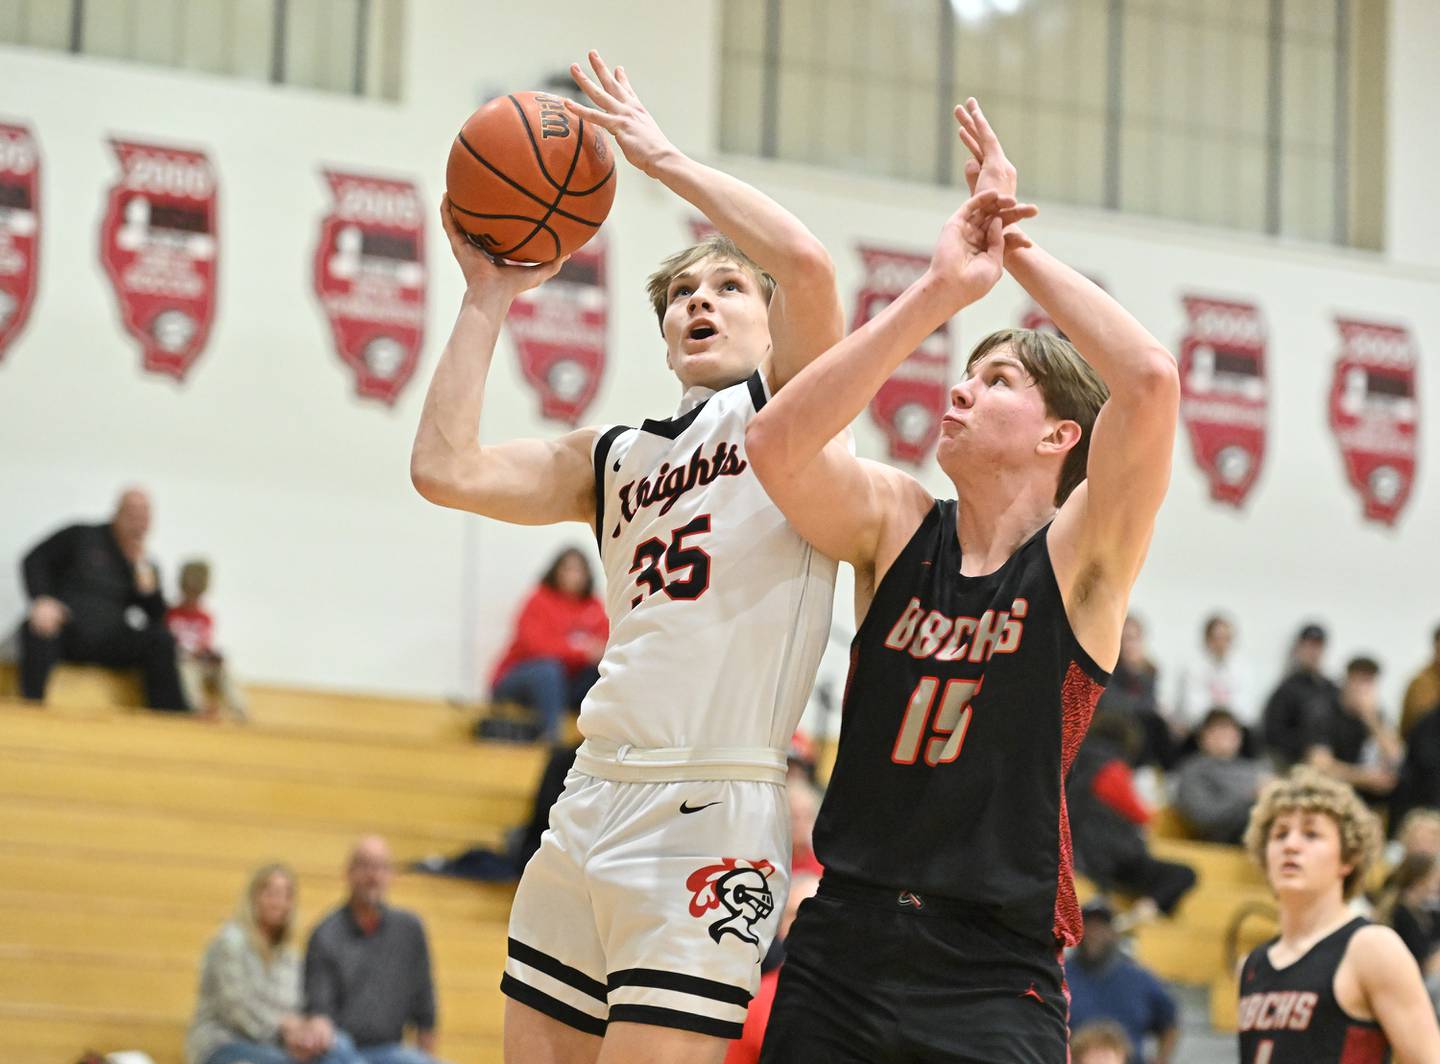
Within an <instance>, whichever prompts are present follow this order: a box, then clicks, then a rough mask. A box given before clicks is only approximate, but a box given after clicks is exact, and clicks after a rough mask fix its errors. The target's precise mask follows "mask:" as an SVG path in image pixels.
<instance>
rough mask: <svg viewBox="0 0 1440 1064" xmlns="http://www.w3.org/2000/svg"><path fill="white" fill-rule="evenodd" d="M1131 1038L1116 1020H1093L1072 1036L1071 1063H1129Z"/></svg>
mask: <svg viewBox="0 0 1440 1064" xmlns="http://www.w3.org/2000/svg"><path fill="white" fill-rule="evenodd" d="M1129 1060H1130V1038H1129V1036H1127V1035H1126V1034H1125V1028H1123V1027H1121V1026H1120V1025H1119V1024H1118V1023H1116V1022H1115V1021H1114V1020H1092V1021H1091V1022H1089V1023H1087V1024H1086V1025H1085V1026H1083V1027H1081V1028H1080V1029H1078V1030H1077V1031H1076V1032H1075V1033H1074V1034H1072V1035H1071V1036H1070V1061H1071V1064H1129Z"/></svg>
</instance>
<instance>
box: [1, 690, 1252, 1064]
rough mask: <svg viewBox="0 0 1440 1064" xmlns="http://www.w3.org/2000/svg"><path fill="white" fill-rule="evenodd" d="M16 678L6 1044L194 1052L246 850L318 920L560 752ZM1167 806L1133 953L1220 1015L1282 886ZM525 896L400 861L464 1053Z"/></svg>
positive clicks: (312, 702)
mask: <svg viewBox="0 0 1440 1064" xmlns="http://www.w3.org/2000/svg"><path fill="white" fill-rule="evenodd" d="M7 684H10V685H13V672H11V670H9V669H7V668H5V667H3V666H0V1050H3V1052H0V1061H3V1062H4V1064H72V1062H73V1061H74V1060H76V1059H78V1058H79V1056H80V1054H81V1053H82V1052H83V1051H84V1050H86V1049H95V1050H98V1051H102V1052H104V1051H110V1050H116V1049H127V1048H128V1049H141V1050H144V1051H145V1052H147V1053H149V1054H150V1055H151V1056H152V1057H153V1058H154V1059H155V1061H156V1062H157V1064H180V1062H181V1060H182V1052H181V1047H182V1043H183V1038H184V1031H185V1028H186V1025H187V1023H188V1021H189V1017H190V1012H191V1009H192V1008H193V1005H194V996H195V987H196V981H197V977H198V964H199V959H200V956H201V953H202V951H203V949H204V947H205V944H206V942H207V941H208V940H209V938H210V936H211V935H213V934H214V932H215V930H216V928H217V927H218V926H219V925H220V924H221V923H222V922H223V921H224V920H225V919H226V918H228V916H229V915H230V914H231V912H232V911H233V910H234V907H235V905H236V903H237V901H238V898H239V895H240V892H241V890H242V889H243V886H244V883H245V881H246V879H247V877H248V875H249V873H250V871H251V870H252V869H253V868H255V867H256V866H258V865H260V864H262V863H264V862H266V861H270V860H276V859H278V860H284V861H286V862H288V863H290V864H291V865H292V866H294V867H295V869H296V870H297V872H298V873H299V876H300V910H301V912H300V926H301V927H302V928H303V929H305V930H308V928H309V927H310V926H311V925H312V924H313V922H314V921H315V920H316V919H317V918H318V917H319V916H320V915H321V914H323V912H325V911H326V910H328V909H329V908H330V907H331V906H333V905H335V904H336V903H337V902H338V901H339V900H340V899H341V897H342V896H343V892H344V883H343V875H342V866H343V863H344V860H345V856H346V854H347V852H348V849H349V847H350V845H351V844H352V843H353V842H354V840H355V838H356V836H357V835H359V834H360V833H362V832H367V831H379V832H381V833H383V834H385V835H386V836H387V837H388V838H389V840H390V843H391V846H392V848H393V850H394V853H395V857H396V860H397V863H400V864H404V863H406V862H408V861H411V860H413V859H416V858H419V857H422V856H426V855H429V854H434V853H450V852H453V851H456V850H459V849H461V848H463V847H465V846H469V845H475V844H477V843H478V844H483V845H497V844H498V843H499V840H500V837H501V835H502V833H503V832H504V831H505V830H506V829H507V828H508V827H510V826H512V825H514V824H516V823H519V822H520V821H522V820H523V819H524V818H525V816H526V815H527V813H528V806H529V800H530V795H531V792H532V789H533V787H534V784H535V781H536V779H537V778H538V775H539V772H540V768H541V765H542V762H543V758H544V754H543V752H542V751H541V750H540V749H538V748H536V747H527V746H514V745H508V744H483V743H476V742H474V741H473V740H472V739H471V738H470V730H471V725H472V724H473V719H474V718H473V715H471V714H468V713H464V712H461V711H459V710H457V709H454V708H452V707H450V706H446V705H441V704H438V703H429V702H419V701H405V700H395V699H382V698H363V697H355V696H341V695H333V694H324V693H318V692H311V691H303V690H293V689H281V688H252V689H251V690H250V691H249V696H250V701H251V707H250V708H251V718H252V719H251V722H250V723H249V724H247V725H244V726H240V725H234V724H230V723H220V724H212V723H208V722H204V721H200V720H196V719H192V718H189V717H174V716H170V715H167V714H157V713H149V712H146V711H143V710H135V709H128V708H124V706H123V705H122V704H120V703H128V702H132V701H133V700H134V697H135V694H136V691H137V688H136V687H135V685H134V683H133V680H132V679H131V678H128V677H125V676H123V675H121V676H118V677H117V676H115V675H113V674H108V673H105V672H104V671H103V670H92V669H75V668H73V667H62V668H60V669H58V670H57V672H56V676H55V683H54V685H53V686H52V689H51V693H52V696H53V697H52V698H51V699H50V704H49V705H48V706H47V707H45V708H43V709H42V708H39V707H36V706H33V705H28V704H25V703H21V702H17V701H14V700H13V699H11V698H7V697H5V695H4V692H5V691H6V686H7ZM11 690H13V686H12V687H11ZM1156 826H1157V827H1158V829H1159V830H1158V831H1157V832H1156V835H1157V837H1155V838H1154V839H1153V840H1152V847H1153V849H1154V851H1155V852H1156V854H1157V855H1158V856H1161V857H1167V858H1170V859H1174V860H1181V861H1185V862H1186V863H1188V864H1190V865H1192V866H1193V867H1194V868H1195V869H1196V871H1197V872H1198V874H1199V883H1198V884H1197V887H1196V889H1195V890H1194V891H1192V892H1191V894H1190V895H1189V896H1188V897H1187V898H1186V899H1185V901H1184V902H1183V903H1182V904H1181V906H1180V909H1179V911H1178V912H1177V914H1176V916H1175V918H1174V919H1172V920H1168V921H1159V922H1156V923H1154V924H1150V925H1147V926H1145V927H1143V928H1141V929H1140V931H1139V932H1138V933H1137V936H1136V953H1137V955H1138V957H1139V959H1140V960H1141V961H1142V962H1143V963H1145V964H1146V965H1148V966H1149V967H1150V968H1152V969H1153V970H1154V971H1156V972H1157V973H1158V974H1160V975H1161V976H1162V977H1164V978H1166V979H1169V980H1172V981H1175V982H1180V983H1187V984H1193V985H1207V986H1210V987H1211V991H1212V999H1211V1015H1212V1021H1213V1022H1214V1023H1215V1024H1216V1026H1218V1027H1221V1028H1224V1027H1226V1026H1227V1025H1233V1022H1234V1020H1233V1014H1234V1001H1233V997H1234V990H1233V976H1232V973H1231V971H1230V970H1229V967H1228V964H1227V957H1226V936H1227V932H1229V931H1230V930H1231V925H1232V924H1233V923H1234V922H1235V919H1236V915H1237V913H1239V912H1241V911H1242V910H1244V909H1245V908H1246V907H1247V906H1256V905H1261V906H1263V904H1264V903H1265V902H1267V901H1268V899H1269V894H1268V891H1267V890H1266V888H1265V886H1264V883H1263V880H1262V879H1261V877H1260V874H1259V872H1258V870H1256V869H1255V868H1254V866H1253V865H1252V864H1251V862H1250V860H1249V858H1248V857H1247V856H1246V855H1245V854H1244V853H1242V852H1241V851H1240V850H1239V849H1238V848H1236V847H1227V846H1215V845H1211V844H1207V843H1200V842H1193V841H1188V840H1186V839H1184V838H1183V837H1179V836H1180V835H1182V833H1183V825H1181V824H1179V823H1178V821H1176V820H1175V818H1173V817H1169V818H1165V817H1162V818H1160V819H1159V820H1158V821H1157V825H1156ZM1088 889H1089V888H1088V887H1087V886H1086V885H1085V884H1082V885H1081V891H1082V897H1083V896H1084V895H1085V894H1086V893H1087V891H1088ZM511 897H512V890H511V888H509V887H505V886H497V885H491V884H475V883H465V882H459V881H453V880H447V879H436V878H432V877H427V876H421V875H415V874H402V875H399V876H397V877H396V881H395V886H394V890H393V900H394V902H395V903H396V904H398V905H402V906H405V907H407V908H411V909H414V910H416V911H417V912H419V913H420V914H421V916H422V917H423V918H424V919H425V921H426V923H427V925H428V927H429V929H430V937H431V944H432V949H433V951H434V956H435V966H436V981H437V985H438V987H439V991H440V1008H441V1053H442V1055H443V1056H444V1057H445V1058H446V1059H447V1060H450V1061H453V1062H454V1064H481V1062H486V1064H488V1062H492V1061H494V1062H498V1061H500V1059H501V1052H500V1047H501V1041H500V1036H501V1017H502V1013H503V1004H502V999H501V997H500V994H499V992H498V989H497V983H498V979H499V973H500V971H501V968H502V967H503V963H504V955H505V927H506V920H507V917H508V914H509V908H510V902H511ZM1269 933H1270V925H1268V924H1267V923H1266V921H1265V919H1264V917H1263V914H1262V915H1261V917H1260V918H1259V919H1258V920H1256V919H1251V920H1249V921H1248V922H1246V923H1245V924H1244V925H1243V926H1242V927H1241V928H1240V934H1239V941H1238V947H1239V949H1240V951H1241V952H1242V954H1243V952H1244V951H1245V950H1248V949H1249V948H1250V946H1252V945H1254V944H1255V943H1256V942H1258V941H1260V940H1261V939H1262V938H1263V937H1264V936H1265V935H1267V934H1269Z"/></svg>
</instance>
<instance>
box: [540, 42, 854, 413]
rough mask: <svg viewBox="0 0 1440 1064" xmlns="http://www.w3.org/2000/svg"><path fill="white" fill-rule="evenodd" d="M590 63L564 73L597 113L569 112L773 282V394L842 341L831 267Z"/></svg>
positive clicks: (617, 75) (593, 57)
mask: <svg viewBox="0 0 1440 1064" xmlns="http://www.w3.org/2000/svg"><path fill="white" fill-rule="evenodd" d="M589 59H590V65H591V67H592V68H593V69H594V72H595V80H591V79H590V78H589V77H587V76H586V74H585V72H584V71H583V70H581V69H580V67H579V65H578V64H576V65H573V66H571V68H570V73H571V75H572V76H573V77H574V78H575V83H576V84H577V85H579V86H580V88H581V90H582V91H583V92H584V93H585V95H587V96H588V97H590V99H591V100H592V101H593V102H594V104H595V108H589V107H582V106H580V105H578V104H575V103H574V102H573V101H570V102H567V106H568V107H569V108H570V109H571V110H573V111H574V112H575V113H576V114H578V115H580V116H582V117H584V118H585V119H587V120H588V121H592V122H594V123H595V124H596V125H599V126H603V127H604V128H605V129H608V130H609V131H610V132H611V133H612V134H614V136H615V141H616V143H617V144H619V146H620V150H621V151H622V152H623V153H624V155H625V158H626V159H628V160H629V161H630V163H631V165H633V166H634V167H636V168H637V169H638V170H640V171H642V172H643V173H645V174H646V175H647V176H649V177H653V178H655V179H656V180H657V181H659V182H660V183H661V184H663V185H664V186H665V187H666V188H668V189H670V191H672V192H674V193H675V194H676V195H678V196H680V197H681V198H682V199H685V200H687V201H689V202H690V203H691V204H692V205H693V206H694V207H695V208H696V209H697V210H699V211H700V213H701V214H703V215H705V217H706V218H708V219H709V220H710V222H711V223H712V224H713V225H714V226H715V228H716V229H718V230H720V232H722V233H724V234H725V235H726V236H727V237H729V238H730V239H731V240H733V241H734V242H735V244H736V245H737V246H738V247H739V248H740V250H741V251H743V252H745V254H746V255H748V256H750V258H752V259H754V260H755V261H756V262H757V263H759V264H760V266H761V267H762V268H764V269H765V271H766V272H767V273H769V274H770V276H771V277H773V278H775V284H776V288H775V295H774V296H773V297H772V298H771V301H770V339H771V356H770V360H769V374H768V375H769V381H770V386H771V389H772V390H774V389H777V388H779V387H780V386H781V385H783V384H785V383H786V382H787V381H789V380H790V379H791V378H792V377H794V376H795V374H796V373H798V372H799V371H800V370H801V369H802V368H803V367H804V366H805V365H806V364H807V363H809V362H810V361H811V360H812V359H814V358H815V356H817V355H818V354H820V352H822V351H824V350H825V349H826V348H828V347H830V345H831V344H833V343H835V341H836V340H838V339H840V337H841V336H842V335H844V331H845V318H844V312H843V311H842V310H841V307H840V293H839V291H838V289H837V288H836V287H835V265H834V263H832V262H831V261H830V256H829V254H828V253H827V252H826V251H825V247H824V245H822V244H821V243H820V241H818V240H816V239H815V237H814V236H813V235H812V234H811V232H810V230H808V229H806V228H805V226H804V224H803V223H801V221H800V219H798V218H796V217H795V216H794V215H793V214H791V213H790V212H789V211H787V210H786V209H785V208H784V207H781V206H780V204H778V203H776V202H775V201H774V200H773V199H771V198H770V197H769V196H767V195H765V194H764V193H763V192H761V191H759V190H758V189H756V188H754V187H752V186H750V185H748V184H746V183H745V182H744V181H741V180H740V179H739V178H736V177H731V176H730V175H729V174H726V173H723V172H722V171H720V170H716V169H714V168H713V167H710V166H705V165H703V164H701V163H698V162H696V161H695V160H694V159H691V158H688V157H687V156H686V155H685V154H684V153H682V152H681V151H679V150H678V149H677V148H676V147H675V146H674V145H673V144H671V143H670V141H669V140H668V139H667V138H666V136H665V134H664V133H663V132H662V131H661V129H660V127H659V125H657V124H656V122H655V119H654V118H653V117H652V116H651V115H650V112H649V111H647V110H646V109H645V105H644V104H643V103H642V102H641V100H640V97H639V96H638V95H637V94H636V92H635V89H634V88H633V87H632V86H631V84H630V79H629V77H627V76H626V74H625V69H624V68H623V67H616V68H615V70H614V71H613V72H612V71H611V70H610V68H609V67H607V66H606V64H605V62H604V60H602V59H601V58H600V56H599V54H598V53H596V52H593V51H592V52H591V53H590V55H589ZM596 108H598V110H597V109H596Z"/></svg>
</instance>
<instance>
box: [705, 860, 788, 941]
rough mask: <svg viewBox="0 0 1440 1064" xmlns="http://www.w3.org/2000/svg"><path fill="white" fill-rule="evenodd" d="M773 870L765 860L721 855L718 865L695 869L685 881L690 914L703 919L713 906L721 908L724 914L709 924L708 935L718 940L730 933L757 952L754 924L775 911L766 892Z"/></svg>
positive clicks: (768, 893) (772, 896)
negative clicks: (750, 859)
mask: <svg viewBox="0 0 1440 1064" xmlns="http://www.w3.org/2000/svg"><path fill="white" fill-rule="evenodd" d="M774 871H775V866H774V865H773V864H771V863H770V862H769V861H764V860H761V861H747V860H745V859H744V858H740V857H722V858H721V859H720V863H719V864H711V865H705V866H704V867H703V868H697V869H696V870H695V871H693V872H691V873H690V875H689V877H688V878H687V879H686V880H685V886H686V888H687V889H688V890H689V891H690V915H691V916H693V917H695V918H696V919H704V918H705V917H706V916H707V915H708V914H710V913H712V912H714V911H715V910H716V909H723V910H725V915H724V916H722V917H721V918H720V919H718V920H716V921H715V922H714V923H712V924H711V925H710V928H709V930H710V937H711V938H712V939H713V940H714V941H716V942H717V943H718V942H719V941H720V940H721V939H722V938H724V937H725V936H726V935H734V936H735V937H736V938H738V939H739V940H740V941H741V942H748V943H749V944H750V945H752V946H754V947H755V949H756V951H757V952H758V951H759V949H760V938H759V936H758V935H756V934H755V925H756V924H758V923H760V922H761V921H763V920H765V919H766V918H768V917H769V916H770V914H771V913H772V912H774V911H775V895H773V894H772V893H771V892H770V876H771V875H772V874H773V873H774Z"/></svg>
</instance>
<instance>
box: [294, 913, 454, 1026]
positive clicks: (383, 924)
mask: <svg viewBox="0 0 1440 1064" xmlns="http://www.w3.org/2000/svg"><path fill="white" fill-rule="evenodd" d="M305 1002H306V1011H307V1012H310V1013H314V1014H316V1015H321V1016H328V1017H329V1018H330V1020H331V1022H332V1023H334V1024H335V1026H336V1027H338V1028H340V1029H341V1030H342V1031H345V1032H346V1033H347V1034H349V1035H350V1037H351V1038H353V1039H354V1040H355V1045H356V1046H358V1047H360V1048H364V1047H366V1046H377V1045H388V1044H390V1043H392V1042H399V1041H400V1040H401V1039H402V1038H403V1037H404V1035H405V1027H406V1025H407V1024H409V1025H414V1026H415V1027H416V1028H418V1029H419V1030H422V1031H433V1030H434V1029H435V985H434V983H433V982H432V981H431V976H430V947H429V944H428V943H427V942H426V939H425V928H424V925H422V924H421V923H420V918H419V917H418V916H416V915H415V914H414V913H410V912H406V911H405V910H404V909H391V908H383V909H382V910H381V919H380V926H379V927H377V928H376V929H375V931H374V932H373V933H372V934H369V935H367V934H365V933H364V931H362V930H361V929H360V926H359V925H358V924H356V922H355V917H354V916H353V915H352V914H351V912H350V909H349V908H348V907H346V906H342V907H341V908H339V909H336V910H335V911H334V912H332V913H331V914H330V915H329V916H327V917H325V919H324V920H321V921H320V923H319V924H318V925H316V927H315V930H314V931H312V932H311V934H310V944H309V946H308V947H307V948H306V950H305Z"/></svg>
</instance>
